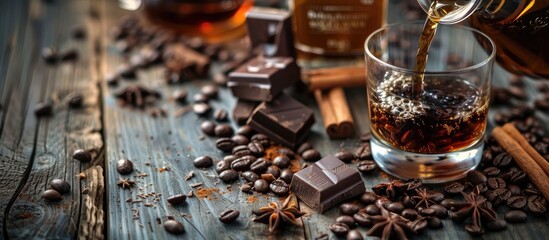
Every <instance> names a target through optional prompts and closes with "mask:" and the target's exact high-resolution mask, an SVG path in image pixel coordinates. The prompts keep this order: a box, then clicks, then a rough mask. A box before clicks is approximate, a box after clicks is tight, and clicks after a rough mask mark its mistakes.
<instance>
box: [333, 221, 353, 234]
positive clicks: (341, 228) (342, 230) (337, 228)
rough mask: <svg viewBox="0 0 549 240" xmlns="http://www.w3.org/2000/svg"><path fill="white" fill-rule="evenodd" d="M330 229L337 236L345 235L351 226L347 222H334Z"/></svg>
mask: <svg viewBox="0 0 549 240" xmlns="http://www.w3.org/2000/svg"><path fill="white" fill-rule="evenodd" d="M330 231H332V232H333V233H334V234H335V235H337V236H345V235H347V233H348V232H349V226H347V224H345V223H334V224H332V225H331V226H330Z"/></svg>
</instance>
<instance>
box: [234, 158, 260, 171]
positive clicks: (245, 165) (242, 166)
mask: <svg viewBox="0 0 549 240" xmlns="http://www.w3.org/2000/svg"><path fill="white" fill-rule="evenodd" d="M255 160H256V158H255V157H254V156H252V155H247V156H243V157H239V158H237V159H236V160H234V161H233V162H232V163H231V168H232V169H234V170H235V171H237V172H243V171H246V170H248V169H250V165H252V163H253V162H255Z"/></svg>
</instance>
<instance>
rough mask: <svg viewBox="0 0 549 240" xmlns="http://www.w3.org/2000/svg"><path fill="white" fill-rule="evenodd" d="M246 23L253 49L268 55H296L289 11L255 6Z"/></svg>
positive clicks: (249, 12) (248, 14)
mask: <svg viewBox="0 0 549 240" xmlns="http://www.w3.org/2000/svg"><path fill="white" fill-rule="evenodd" d="M246 25H247V27H248V35H249V37H250V43H251V45H252V49H253V50H255V51H258V52H259V54H261V55H264V56H268V57H295V48H294V35H293V31H292V18H291V14H290V12H289V11H286V10H281V9H275V8H264V7H254V8H252V9H251V10H250V11H248V13H247V16H246Z"/></svg>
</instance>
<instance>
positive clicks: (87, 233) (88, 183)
mask: <svg viewBox="0 0 549 240" xmlns="http://www.w3.org/2000/svg"><path fill="white" fill-rule="evenodd" d="M83 173H84V174H85V179H84V180H83V181H82V182H83V183H82V209H81V211H82V213H81V214H80V227H79V229H78V239H82V240H84V239H105V236H104V227H105V211H104V203H103V202H104V201H103V198H104V197H105V196H104V193H105V176H104V175H103V168H102V167H101V166H93V167H91V168H88V169H86V170H85V171H84V172H83Z"/></svg>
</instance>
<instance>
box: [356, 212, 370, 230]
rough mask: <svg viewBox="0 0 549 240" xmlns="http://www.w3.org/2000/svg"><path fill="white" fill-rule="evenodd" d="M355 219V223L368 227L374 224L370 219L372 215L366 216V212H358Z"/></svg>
mask: <svg viewBox="0 0 549 240" xmlns="http://www.w3.org/2000/svg"><path fill="white" fill-rule="evenodd" d="M353 218H354V219H355V223H356V224H358V225H360V226H363V227H366V226H371V225H372V224H373V222H372V220H371V219H370V215H368V214H366V213H365V212H357V213H355V214H354V215H353Z"/></svg>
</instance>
